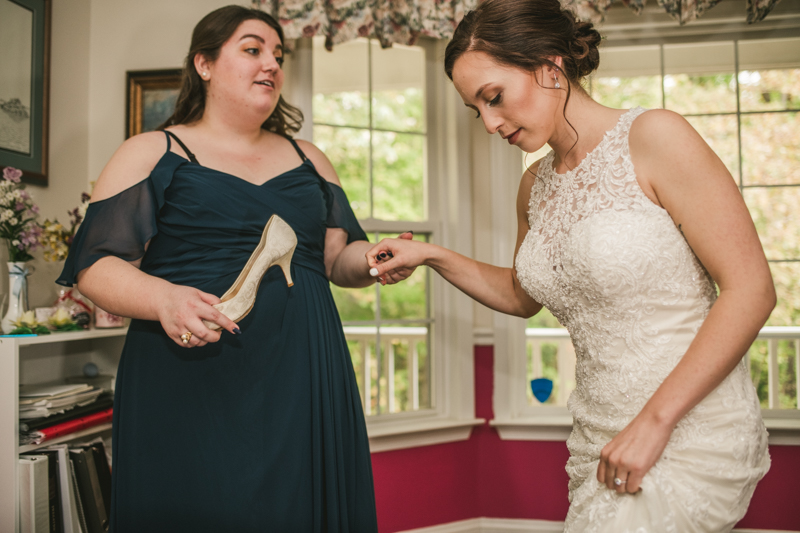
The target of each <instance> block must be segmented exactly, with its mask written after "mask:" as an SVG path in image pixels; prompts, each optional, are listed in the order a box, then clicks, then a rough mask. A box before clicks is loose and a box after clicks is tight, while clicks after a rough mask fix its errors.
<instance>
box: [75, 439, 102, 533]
mask: <svg viewBox="0 0 800 533" xmlns="http://www.w3.org/2000/svg"><path fill="white" fill-rule="evenodd" d="M69 455H70V459H71V460H72V466H73V468H74V470H75V480H76V483H77V488H78V500H79V501H80V502H81V504H82V507H83V516H84V520H85V523H86V532H85V533H105V532H107V531H108V515H107V514H106V508H105V503H104V502H103V490H102V488H101V486H100V479H99V477H98V470H97V465H95V461H94V451H93V450H92V448H91V447H77V448H71V449H70V451H69Z"/></svg>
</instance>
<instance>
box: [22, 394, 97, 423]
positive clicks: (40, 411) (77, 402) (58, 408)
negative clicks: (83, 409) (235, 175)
mask: <svg viewBox="0 0 800 533" xmlns="http://www.w3.org/2000/svg"><path fill="white" fill-rule="evenodd" d="M102 393H103V389H96V388H89V389H88V390H84V391H81V392H78V393H75V394H69V395H66V396H60V397H57V398H51V397H37V398H23V397H21V396H20V400H19V417H20V419H29V418H41V417H47V416H51V415H55V414H59V413H63V412H65V411H67V410H69V409H72V408H74V407H79V406H84V405H88V404H90V403H92V402H94V401H95V400H96V399H97V397H98V396H100V395H101V394H102Z"/></svg>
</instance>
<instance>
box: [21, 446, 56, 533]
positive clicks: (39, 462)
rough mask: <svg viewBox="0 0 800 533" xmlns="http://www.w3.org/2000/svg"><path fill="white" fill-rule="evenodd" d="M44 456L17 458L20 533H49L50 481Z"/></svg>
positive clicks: (46, 458) (46, 459)
mask: <svg viewBox="0 0 800 533" xmlns="http://www.w3.org/2000/svg"><path fill="white" fill-rule="evenodd" d="M47 463H48V457H47V456H46V455H21V456H20V457H19V469H18V474H19V523H20V532H21V533H50V486H49V483H50V480H49V478H48V469H47Z"/></svg>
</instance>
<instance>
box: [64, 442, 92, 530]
mask: <svg viewBox="0 0 800 533" xmlns="http://www.w3.org/2000/svg"><path fill="white" fill-rule="evenodd" d="M67 461H69V462H70V463H71V462H72V458H70V457H69V452H67ZM69 473H70V475H71V476H72V478H71V479H70V483H71V484H72V494H73V495H74V496H75V498H74V501H75V516H77V517H78V530H77V531H80V532H81V533H89V529H88V528H87V527H86V515H85V514H83V502H81V493H80V490H78V478H77V477H76V475H75V464H74V463H73V464H72V469H71V470H70V471H69Z"/></svg>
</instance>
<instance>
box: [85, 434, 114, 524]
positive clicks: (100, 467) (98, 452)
mask: <svg viewBox="0 0 800 533" xmlns="http://www.w3.org/2000/svg"><path fill="white" fill-rule="evenodd" d="M86 447H87V448H88V449H91V450H92V453H93V454H94V466H95V467H96V468H97V480H98V481H99V482H100V492H101V494H102V495H103V504H104V507H105V510H106V516H107V517H108V518H109V520H110V519H111V467H110V466H109V464H108V456H107V455H106V447H105V444H103V441H102V440H98V441H97V442H92V443H90V444H88V445H87V446H86Z"/></svg>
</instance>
